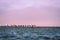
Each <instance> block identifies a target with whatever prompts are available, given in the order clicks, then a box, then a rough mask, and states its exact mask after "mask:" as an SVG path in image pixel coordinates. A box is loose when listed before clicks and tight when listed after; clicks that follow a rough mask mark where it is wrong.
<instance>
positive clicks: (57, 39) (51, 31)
mask: <svg viewBox="0 0 60 40" xmlns="http://www.w3.org/2000/svg"><path fill="white" fill-rule="evenodd" d="M0 40H60V27H34V28H32V27H0Z"/></svg>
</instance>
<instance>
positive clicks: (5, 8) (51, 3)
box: [0, 0, 60, 26]
mask: <svg viewBox="0 0 60 40" xmlns="http://www.w3.org/2000/svg"><path fill="white" fill-rule="evenodd" d="M0 24H1V25H5V24H9V25H11V24H17V25H19V24H22V25H30V24H32V25H39V26H60V0H0Z"/></svg>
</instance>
